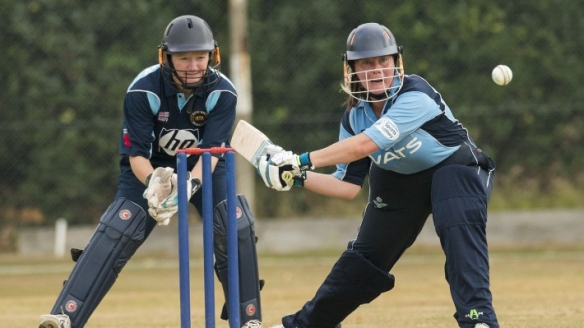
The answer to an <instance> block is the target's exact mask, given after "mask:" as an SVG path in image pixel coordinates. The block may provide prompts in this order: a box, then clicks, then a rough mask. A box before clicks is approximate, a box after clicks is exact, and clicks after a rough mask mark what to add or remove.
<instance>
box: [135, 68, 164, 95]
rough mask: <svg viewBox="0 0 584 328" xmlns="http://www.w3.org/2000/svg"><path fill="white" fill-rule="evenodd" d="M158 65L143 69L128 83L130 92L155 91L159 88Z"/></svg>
mask: <svg viewBox="0 0 584 328" xmlns="http://www.w3.org/2000/svg"><path fill="white" fill-rule="evenodd" d="M160 73H161V71H160V65H158V64H156V65H152V66H149V67H146V68H145V69H143V70H142V71H141V72H140V73H139V74H138V75H137V76H136V77H135V78H134V80H133V81H132V83H130V86H129V87H128V91H131V90H157V89H159V88H160V83H161V78H160Z"/></svg>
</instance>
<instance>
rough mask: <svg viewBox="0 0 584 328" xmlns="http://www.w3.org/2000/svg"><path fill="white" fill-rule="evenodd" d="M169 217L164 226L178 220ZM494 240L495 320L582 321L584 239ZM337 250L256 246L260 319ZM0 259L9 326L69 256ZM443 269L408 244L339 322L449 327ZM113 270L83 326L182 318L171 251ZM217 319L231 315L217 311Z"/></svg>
mask: <svg viewBox="0 0 584 328" xmlns="http://www.w3.org/2000/svg"><path fill="white" fill-rule="evenodd" d="M258 220H261V219H258ZM174 224H176V222H175V223H173V224H172V225H171V226H169V227H165V229H175V228H176V226H175V225H174ZM307 224H309V223H308V222H307ZM258 237H259V239H260V240H259V242H258V243H262V236H261V235H259V236H258ZM191 242H192V244H193V249H194V251H192V252H191V260H190V266H191V269H190V276H191V277H190V278H191V286H190V294H191V316H192V326H193V327H204V318H205V314H204V291H203V254H202V248H201V245H202V241H201V236H199V235H196V236H195V235H192V236H191ZM491 248H492V252H491V259H490V263H491V277H492V286H491V287H492V289H493V291H494V294H495V295H496V297H495V299H494V306H495V307H496V308H497V310H498V315H499V320H500V323H501V326H502V327H507V328H527V327H529V328H579V327H584V283H583V282H584V280H583V279H584V278H583V276H582V272H584V245H574V246H562V247H561V248H560V247H557V248H555V247H553V246H551V245H542V246H541V247H538V246H533V247H525V248H524V249H517V248H516V247H505V246H492V247H491ZM342 251H343V249H338V250H329V251H326V252H325V251H323V252H320V253H319V252H311V253H310V254H306V253H293V254H288V255H277V254H269V253H266V252H260V254H259V255H258V257H259V274H260V277H261V279H265V280H266V284H265V286H264V288H263V290H262V292H261V295H262V312H263V313H262V315H263V327H270V326H271V325H274V324H276V323H278V322H279V320H280V318H281V316H282V314H284V313H288V312H290V311H292V310H293V309H296V308H298V307H299V306H301V305H302V304H303V302H305V301H306V299H307V298H309V297H311V296H312V295H313V293H314V290H315V289H316V288H317V287H318V286H319V284H320V283H322V281H323V280H324V278H325V276H326V274H327V273H328V272H329V269H330V267H331V265H332V264H333V263H334V261H335V260H336V259H337V257H338V255H339V254H340V253H341V252H342ZM0 263H1V264H0V307H1V308H2V311H1V313H0V322H1V323H2V324H1V326H2V327H10V328H30V327H37V326H38V318H37V316H36V315H34V314H36V313H39V312H42V311H43V310H45V308H46V305H47V303H51V301H53V299H54V295H55V293H57V292H58V291H59V290H60V288H61V286H60V285H59V284H58V283H55V282H57V281H62V280H63V279H64V278H63V277H65V276H66V275H67V274H68V273H69V271H70V270H71V268H72V266H73V264H74V263H73V262H71V260H70V259H68V258H63V259H58V260H56V259H54V258H53V257H50V256H49V257H46V256H44V257H34V258H30V257H25V258H23V257H17V256H4V255H3V256H2V258H1V259H0ZM443 270H444V258H443V255H442V252H441V250H440V248H439V246H436V247H434V246H415V245H414V246H413V248H412V249H410V250H408V251H407V252H406V254H405V255H404V257H403V259H402V261H400V263H398V265H397V266H396V267H395V270H394V272H393V273H394V274H395V277H396V286H395V288H394V289H393V290H392V291H391V293H386V294H383V295H381V296H380V297H379V299H378V300H376V301H375V302H373V303H371V304H367V305H364V306H362V307H360V308H359V309H357V311H356V312H355V313H354V314H352V315H351V316H349V317H348V318H347V319H346V320H345V321H344V322H343V327H348V328H357V327H359V328H364V327H379V328H386V327H395V328H406V327H407V328H410V327H432V328H453V324H452V318H451V317H450V315H448V314H449V313H452V312H453V306H452V302H451V300H450V299H449V296H448V285H447V284H446V281H445V280H444V275H443V272H444V271H443ZM119 280H120V281H119V283H118V284H116V286H114V287H113V289H112V290H111V292H110V293H108V295H107V296H106V298H105V300H106V301H104V302H103V303H102V305H101V306H100V307H98V309H97V310H96V312H95V313H94V315H93V316H92V320H91V323H90V324H88V327H90V328H112V327H124V328H144V327H156V328H177V327H180V306H179V303H180V302H179V277H178V258H177V256H176V255H168V254H155V253H140V254H137V255H136V258H135V259H134V260H133V261H132V262H131V263H128V265H127V266H126V267H125V268H124V270H123V271H122V273H121V274H120V276H119ZM215 280H216V279H215ZM215 283H216V286H215V289H216V290H221V287H220V285H219V283H218V282H217V281H215ZM222 302H223V300H222V297H216V304H215V309H216V312H218V311H220V309H221V306H222V305H223V304H222ZM218 315H219V313H217V316H218ZM217 327H228V325H227V323H226V322H225V321H223V320H217Z"/></svg>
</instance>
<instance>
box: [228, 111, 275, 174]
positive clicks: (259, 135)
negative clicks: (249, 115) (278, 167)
mask: <svg viewBox="0 0 584 328" xmlns="http://www.w3.org/2000/svg"><path fill="white" fill-rule="evenodd" d="M273 144H274V143H273V142H271V141H270V138H268V136H266V135H265V134H264V133H263V132H262V131H260V130H258V129H257V128H256V127H254V126H253V125H251V124H249V123H248V122H246V121H244V120H240V121H239V122H238V123H237V126H235V131H233V136H232V137H231V147H232V148H233V149H235V151H236V152H237V153H238V154H240V155H241V156H243V158H245V159H246V160H247V161H249V162H250V163H251V164H252V165H253V166H255V167H256V168H257V167H258V161H259V157H260V156H262V155H263V154H264V149H265V148H266V147H267V146H269V145H273Z"/></svg>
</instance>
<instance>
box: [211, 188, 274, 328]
mask: <svg viewBox="0 0 584 328" xmlns="http://www.w3.org/2000/svg"><path fill="white" fill-rule="evenodd" d="M236 207H237V213H236V217H237V236H238V238H237V240H238V257H239V297H240V313H241V321H240V322H241V324H242V325H243V324H245V323H246V322H248V321H250V320H259V321H261V319H262V315H261V300H260V279H259V272H258V261H257V252H256V245H255V244H256V236H255V230H254V218H253V215H252V214H251V210H250V209H249V205H248V203H247V200H246V199H245V196H243V195H237V204H236ZM213 231H214V238H213V239H214V248H215V271H216V272H217V277H218V278H219V281H220V282H221V285H222V286H223V291H224V294H225V300H226V302H228V300H229V297H228V295H229V294H228V292H229V291H228V274H227V203H226V201H225V200H224V201H222V202H220V203H219V204H217V206H216V207H215V213H214V216H213ZM225 308H226V307H224V309H225ZM221 318H222V319H224V320H227V319H228V318H227V311H223V313H222V314H221Z"/></svg>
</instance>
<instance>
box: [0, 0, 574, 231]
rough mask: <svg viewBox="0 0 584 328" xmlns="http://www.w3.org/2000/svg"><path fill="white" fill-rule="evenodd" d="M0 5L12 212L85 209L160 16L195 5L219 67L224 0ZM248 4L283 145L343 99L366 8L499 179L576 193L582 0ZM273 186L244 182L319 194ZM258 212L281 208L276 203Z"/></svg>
mask: <svg viewBox="0 0 584 328" xmlns="http://www.w3.org/2000/svg"><path fill="white" fill-rule="evenodd" d="M0 5H1V7H2V8H3V9H2V11H1V13H0V29H1V30H2V34H0V40H1V41H2V44H3V54H2V57H0V58H1V59H0V74H1V76H2V81H3V82H2V88H0V99H1V100H2V102H1V105H0V106H1V111H0V156H1V157H2V161H0V172H2V173H3V179H2V180H1V182H0V197H2V200H3V201H2V205H0V209H1V210H2V212H3V213H5V214H4V217H3V218H2V219H1V220H0V221H11V220H23V221H27V220H28V221H35V220H37V219H36V216H35V215H32V216H31V215H29V216H30V217H29V216H27V215H25V214H23V213H25V212H26V210H28V209H35V210H37V211H38V212H40V213H42V216H43V217H44V219H45V220H46V221H48V222H52V221H54V220H55V219H57V218H58V217H67V218H68V219H69V220H70V221H71V222H74V223H86V222H95V221H96V220H98V219H99V216H100V215H101V212H102V211H103V210H104V209H105V207H106V206H107V204H109V203H110V202H111V198H112V196H113V193H114V190H115V185H116V175H117V159H118V155H117V152H118V138H119V134H120V126H121V107H122V100H123V96H124V93H125V90H126V88H127V87H128V84H129V83H130V82H131V81H132V79H133V78H134V77H135V76H136V74H138V73H139V71H140V70H141V69H143V68H145V67H146V66H149V65H152V64H155V63H156V62H157V45H158V43H159V42H160V39H161V37H162V32H163V31H164V28H165V27H166V24H167V23H168V22H169V21H170V20H171V19H172V18H174V17H175V16H178V15H181V14H195V15H199V16H201V17H203V18H204V19H205V20H207V22H208V23H209V25H210V26H211V28H212V29H213V31H214V33H215V38H216V39H217V40H218V41H219V45H220V47H221V50H222V59H223V61H222V63H223V64H222V70H223V71H224V72H226V73H227V75H229V42H230V40H229V6H228V1H192V2H191V3H187V2H178V1H160V0H154V1H121V2H120V1H112V0H96V1H90V2H85V1H80V0H57V1H48V0H37V1H16V0H0ZM248 5H249V7H248V8H249V9H248V16H249V23H248V27H249V39H248V42H247V46H248V49H249V52H250V54H251V64H252V78H253V79H252V80H253V86H252V90H253V106H254V124H256V125H257V126H258V127H259V128H260V129H262V130H264V131H265V132H266V133H267V134H268V135H270V136H271V137H272V138H273V139H274V141H276V142H277V143H279V144H281V145H282V146H284V147H285V148H291V149H292V150H294V151H297V152H300V151H304V150H311V149H315V148H319V147H322V146H325V145H327V144H329V143H331V142H333V141H335V139H336V136H337V134H338V123H339V121H340V118H341V115H342V112H343V110H344V106H343V102H344V101H345V96H344V95H343V94H342V93H341V92H340V87H339V85H340V83H341V81H342V62H341V53H342V52H343V51H344V47H345V41H346V37H347V35H348V34H349V32H350V31H351V30H352V29H353V28H354V27H356V26H357V25H359V24H361V23H364V22H369V21H377V22H380V23H383V24H385V25H387V26H388V27H389V28H390V29H391V30H392V31H393V33H394V35H395V36H396V38H397V41H398V44H400V45H403V46H404V61H405V68H406V73H407V74H419V75H421V76H423V77H424V78H426V79H427V80H428V81H429V82H430V83H432V84H433V85H434V86H435V87H436V88H437V89H438V90H439V91H440V92H441V93H442V95H443V96H444V98H445V100H446V102H447V103H448V104H449V106H450V107H451V108H452V109H453V111H454V114H455V115H456V116H457V118H458V119H460V120H461V121H462V122H463V123H464V124H465V126H466V127H467V128H468V129H469V130H470V132H471V134H472V135H473V136H474V138H475V140H476V142H477V143H478V144H479V146H481V147H482V148H483V149H485V150H486V151H488V152H489V154H491V155H492V156H493V157H494V158H495V159H496V161H497V163H498V165H499V170H498V179H500V180H499V181H501V182H502V186H504V187H505V188H508V189H507V191H509V188H513V186H518V188H522V187H521V186H523V184H522V183H524V182H525V181H537V183H535V184H529V186H535V187H533V188H535V189H537V193H538V194H544V195H545V194H546V193H553V192H554V190H556V189H554V188H557V185H558V181H564V182H567V184H560V185H562V186H564V187H565V186H568V187H566V188H568V189H573V190H579V192H580V194H582V193H584V177H583V176H582V173H581V170H580V168H581V167H583V166H584V160H583V159H582V158H583V157H584V156H582V155H581V154H582V150H583V146H582V145H583V144H584V140H583V136H582V134H583V132H582V131H583V129H584V126H583V125H584V120H583V119H582V117H583V116H584V111H583V109H582V105H581V103H582V100H583V99H582V98H584V92H583V90H582V89H583V88H584V86H583V83H582V76H584V64H583V61H582V59H581V58H582V56H583V54H582V52H583V51H584V36H583V35H582V33H581V32H582V31H583V30H584V23H583V20H582V19H581V17H582V15H583V14H584V2H581V1H573V0H554V1H549V0H535V1H504V0H493V1H487V2H485V1H470V0H468V1H447V0H441V1H421V0H413V1H401V2H388V1H353V0H351V1H349V0H310V1H308V0H303V1H288V0H286V1H284V0H249V4H248ZM497 64H506V65H509V66H510V67H511V68H512V69H513V72H514V78H513V81H512V82H511V84H510V85H508V86H507V87H504V88H503V87H499V86H497V85H495V84H494V83H493V82H492V81H491V78H490V74H491V69H492V68H493V67H494V66H496V65H497ZM330 169H331V168H329V170H330ZM258 181H259V180H258ZM260 188H263V187H260ZM274 194H275V193H273V192H266V190H263V189H262V190H260V191H259V194H258V196H259V197H262V198H267V199H271V200H273V201H277V202H279V203H284V202H285V200H286V201H290V202H294V205H289V206H288V207H290V208H293V211H295V212H296V213H297V214H300V215H302V214H305V213H311V212H314V208H315V207H317V206H318V204H316V201H315V199H316V200H318V201H324V198H323V199H321V198H318V197H317V198H315V197H314V195H309V194H307V193H305V192H304V191H295V192H292V193H291V194H293V195H290V193H289V194H287V195H280V194H279V195H274ZM262 203H268V204H269V203H273V202H262ZM323 206H324V205H323ZM506 206H510V205H506ZM552 206H553V205H552ZM580 206H581V204H580ZM503 207H504V206H503ZM258 212H259V215H282V214H283V213H282V210H281V208H280V209H279V210H275V209H273V208H267V207H265V208H264V207H262V208H258Z"/></svg>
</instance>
